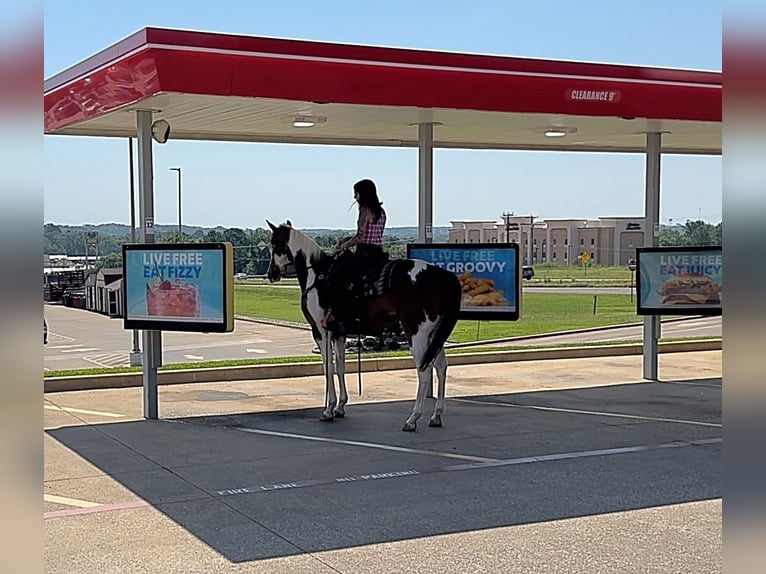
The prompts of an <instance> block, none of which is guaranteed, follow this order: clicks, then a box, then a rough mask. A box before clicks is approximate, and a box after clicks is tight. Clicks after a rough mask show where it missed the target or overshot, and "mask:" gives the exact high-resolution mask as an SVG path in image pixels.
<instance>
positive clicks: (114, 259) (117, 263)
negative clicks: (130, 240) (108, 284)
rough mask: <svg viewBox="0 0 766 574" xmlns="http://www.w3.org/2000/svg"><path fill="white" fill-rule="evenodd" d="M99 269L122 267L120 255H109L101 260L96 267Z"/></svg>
mask: <svg viewBox="0 0 766 574" xmlns="http://www.w3.org/2000/svg"><path fill="white" fill-rule="evenodd" d="M98 267H99V269H100V268H101V267H107V268H109V267H122V253H109V254H107V255H105V256H104V257H102V258H101V261H100V262H99V265H98Z"/></svg>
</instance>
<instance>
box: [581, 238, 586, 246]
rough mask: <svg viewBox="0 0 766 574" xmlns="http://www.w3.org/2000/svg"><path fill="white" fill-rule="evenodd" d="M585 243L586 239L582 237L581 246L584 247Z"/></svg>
mask: <svg viewBox="0 0 766 574" xmlns="http://www.w3.org/2000/svg"><path fill="white" fill-rule="evenodd" d="M584 245H585V240H584V239H583V238H582V237H581V238H580V247H583V246H584Z"/></svg>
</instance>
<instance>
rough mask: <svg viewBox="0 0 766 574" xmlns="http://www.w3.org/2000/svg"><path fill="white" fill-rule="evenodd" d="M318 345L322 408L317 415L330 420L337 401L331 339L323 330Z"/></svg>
mask: <svg viewBox="0 0 766 574" xmlns="http://www.w3.org/2000/svg"><path fill="white" fill-rule="evenodd" d="M317 343H318V345H319V351H320V352H321V353H322V367H323V370H324V382H325V383H324V384H325V393H324V410H323V411H322V416H320V417H319V420H320V421H325V422H328V421H332V420H333V417H334V414H333V411H334V410H335V405H336V403H337V397H336V395H335V381H334V377H333V362H332V339H331V338H330V334H329V333H328V332H327V331H325V332H324V334H323V336H322V338H321V339H320V340H319V341H318V342H317Z"/></svg>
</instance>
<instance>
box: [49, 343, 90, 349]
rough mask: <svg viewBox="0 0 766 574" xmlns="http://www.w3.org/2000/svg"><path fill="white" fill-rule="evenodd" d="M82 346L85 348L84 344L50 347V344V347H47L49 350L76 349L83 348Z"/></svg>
mask: <svg viewBox="0 0 766 574" xmlns="http://www.w3.org/2000/svg"><path fill="white" fill-rule="evenodd" d="M82 346H83V344H82V343H79V344H77V345H50V344H49V345H48V346H47V348H48V349H73V348H75V347H82Z"/></svg>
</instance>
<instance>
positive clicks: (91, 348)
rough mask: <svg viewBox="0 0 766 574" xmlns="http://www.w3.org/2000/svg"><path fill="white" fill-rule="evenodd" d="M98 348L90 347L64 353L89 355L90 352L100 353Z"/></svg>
mask: <svg viewBox="0 0 766 574" xmlns="http://www.w3.org/2000/svg"><path fill="white" fill-rule="evenodd" d="M98 350H99V348H98V347H88V348H87V349H65V350H63V351H61V352H62V353H87V352H88V351H98Z"/></svg>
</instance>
